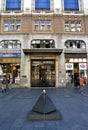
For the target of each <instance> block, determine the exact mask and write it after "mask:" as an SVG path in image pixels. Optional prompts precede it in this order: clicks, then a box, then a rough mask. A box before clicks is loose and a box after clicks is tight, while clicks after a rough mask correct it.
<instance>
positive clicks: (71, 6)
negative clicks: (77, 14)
mask: <svg viewBox="0 0 88 130" xmlns="http://www.w3.org/2000/svg"><path fill="white" fill-rule="evenodd" d="M64 10H65V11H79V2H78V0H64Z"/></svg>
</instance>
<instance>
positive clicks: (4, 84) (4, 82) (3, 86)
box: [1, 76, 6, 93]
mask: <svg viewBox="0 0 88 130" xmlns="http://www.w3.org/2000/svg"><path fill="white" fill-rule="evenodd" d="M1 88H2V93H3V92H4V91H6V77H5V76H3V80H2V87H1Z"/></svg>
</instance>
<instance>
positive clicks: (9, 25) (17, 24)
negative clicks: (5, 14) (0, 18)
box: [4, 20, 21, 32]
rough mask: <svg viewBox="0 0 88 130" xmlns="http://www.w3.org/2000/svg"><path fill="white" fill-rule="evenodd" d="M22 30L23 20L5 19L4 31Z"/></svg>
mask: <svg viewBox="0 0 88 130" xmlns="http://www.w3.org/2000/svg"><path fill="white" fill-rule="evenodd" d="M20 30H21V21H20V20H17V21H4V31H5V32H7V31H10V32H14V31H16V32H17V31H20Z"/></svg>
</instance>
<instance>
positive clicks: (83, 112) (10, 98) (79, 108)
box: [0, 87, 88, 130]
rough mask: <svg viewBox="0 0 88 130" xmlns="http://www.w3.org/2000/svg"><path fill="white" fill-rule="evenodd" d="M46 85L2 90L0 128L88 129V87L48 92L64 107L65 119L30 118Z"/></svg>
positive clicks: (50, 90) (0, 95) (61, 107)
mask: <svg viewBox="0 0 88 130" xmlns="http://www.w3.org/2000/svg"><path fill="white" fill-rule="evenodd" d="M42 90H43V88H30V89H29V88H17V89H11V90H7V91H6V92H5V93H2V92H1V90H0V130H88V87H85V89H84V92H83V93H79V90H78V89H77V88H73V87H67V88H63V87H62V88H47V89H46V91H47V94H48V96H49V97H50V98H51V100H52V101H53V103H54V104H55V106H56V108H57V109H58V110H60V112H61V114H62V116H63V119H62V120H52V121H50V120H42V121H29V120H28V113H29V112H30V111H31V109H32V107H33V105H34V104H35V102H36V100H37V99H38V97H39V96H40V95H41V93H42Z"/></svg>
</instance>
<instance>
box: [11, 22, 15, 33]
mask: <svg viewBox="0 0 88 130" xmlns="http://www.w3.org/2000/svg"><path fill="white" fill-rule="evenodd" d="M14 24H15V23H14V21H11V22H10V32H12V31H14V27H15V26H14Z"/></svg>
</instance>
